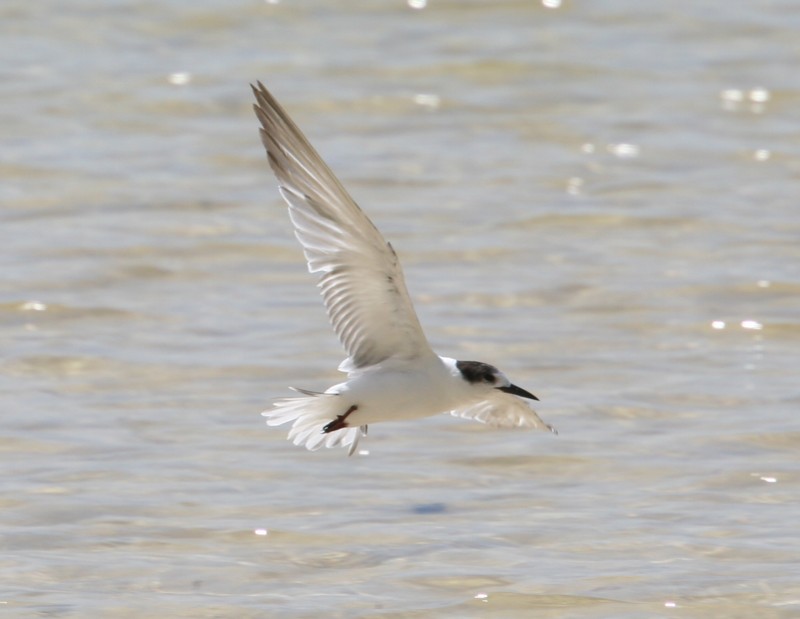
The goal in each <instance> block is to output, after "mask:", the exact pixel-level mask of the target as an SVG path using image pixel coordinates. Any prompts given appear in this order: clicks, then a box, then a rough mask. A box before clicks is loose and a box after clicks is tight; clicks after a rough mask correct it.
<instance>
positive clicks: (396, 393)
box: [328, 359, 470, 426]
mask: <svg viewBox="0 0 800 619" xmlns="http://www.w3.org/2000/svg"><path fill="white" fill-rule="evenodd" d="M328 391H329V392H331V391H337V392H339V393H340V395H341V396H342V397H341V404H342V408H343V411H342V412H344V411H346V410H347V409H348V408H349V407H350V406H356V407H358V408H357V409H356V410H354V411H353V412H352V413H351V414H350V415H349V416H348V418H347V425H349V426H360V425H367V424H370V423H377V422H379V421H393V420H406V419H418V418H420V417H429V416H431V415H436V414H438V413H446V412H447V411H449V410H452V409H453V408H457V407H458V406H459V405H460V404H462V403H464V402H465V401H467V400H468V399H469V395H470V394H469V391H468V389H466V384H465V383H464V381H461V380H457V379H456V378H455V377H454V376H453V375H452V374H451V373H450V371H449V370H448V368H447V367H445V365H444V364H443V363H441V361H440V360H439V359H435V360H433V361H431V362H429V363H426V364H423V365H420V366H409V365H405V364H403V365H402V366H400V367H397V366H395V367H391V366H389V367H385V368H376V369H374V370H369V371H367V372H364V373H363V374H359V375H357V376H354V377H353V378H351V379H350V380H348V381H347V382H346V383H342V384H341V385H336V386H335V387H332V388H331V389H329V390H328Z"/></svg>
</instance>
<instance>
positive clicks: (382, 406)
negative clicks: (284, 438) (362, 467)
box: [251, 82, 555, 455]
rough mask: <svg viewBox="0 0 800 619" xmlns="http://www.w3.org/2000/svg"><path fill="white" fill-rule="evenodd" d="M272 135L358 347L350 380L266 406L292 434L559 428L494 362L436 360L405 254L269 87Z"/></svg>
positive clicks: (328, 293) (261, 106) (278, 161)
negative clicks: (449, 424) (457, 425)
mask: <svg viewBox="0 0 800 619" xmlns="http://www.w3.org/2000/svg"><path fill="white" fill-rule="evenodd" d="M251 88H252V89H253V93H254V95H255V98H256V103H255V104H254V105H253V108H254V110H255V113H256V116H257V117H258V120H259V121H260V123H261V127H260V129H259V132H260V134H261V142H262V143H263V144H264V147H265V148H266V150H267V159H268V160H269V164H270V166H271V167H272V170H273V172H274V173H275V176H276V177H277V179H278V183H279V190H280V193H281V195H282V196H283V199H284V200H285V201H286V203H287V204H288V205H289V217H290V219H291V221H292V224H293V225H294V232H295V236H296V237H297V240H298V241H300V244H301V245H302V247H303V253H304V254H305V258H306V261H307V262H308V270H309V272H311V273H312V274H315V275H316V276H317V277H318V279H319V281H318V284H317V285H318V286H319V288H320V289H321V292H322V298H323V300H324V303H325V308H326V310H327V313H328V318H329V319H330V322H331V325H332V326H333V330H334V331H335V332H336V335H337V336H338V338H339V341H340V342H341V343H342V345H343V346H344V348H345V350H346V351H347V355H348V356H347V358H346V359H345V360H344V361H343V362H342V363H341V364H340V365H339V370H340V371H342V372H346V373H347V381H345V382H343V383H339V384H338V385H334V386H332V387H330V388H329V389H327V390H325V392H324V393H320V392H316V391H309V390H307V389H297V388H292V389H293V390H294V391H295V392H297V393H299V394H300V397H292V398H284V399H281V400H278V401H277V402H275V403H274V405H273V408H272V409H271V410H268V411H265V412H264V413H262V415H264V416H265V417H266V418H267V424H268V425H270V426H278V425H281V424H284V423H289V422H292V427H291V430H290V431H289V440H291V441H293V442H294V444H295V445H305V447H307V448H308V449H310V450H314V449H318V448H320V447H323V446H324V447H335V446H339V445H341V446H343V447H346V448H349V454H350V455H352V454H353V452H354V451H355V450H356V447H357V446H358V441H359V439H360V438H361V437H362V436H365V435H366V434H367V427H368V426H369V425H370V424H373V423H377V422H380V421H399V420H414V419H420V418H423V417H429V416H432V415H436V414H439V413H449V414H451V415H455V416H457V417H463V418H467V419H474V420H476V421H480V422H483V423H485V424H488V425H490V426H495V427H510V428H538V429H543V430H550V431H551V432H554V433H555V430H554V429H553V428H552V427H551V426H549V425H548V424H546V423H544V422H543V421H542V420H541V419H540V418H539V416H538V415H537V414H536V412H535V411H534V410H533V409H532V408H531V407H530V406H529V405H528V402H527V401H528V400H538V399H539V398H537V397H536V396H535V395H533V394H532V393H530V392H528V391H526V390H525V389H522V388H521V387H518V386H516V385H514V384H513V383H512V382H511V381H510V380H509V379H508V377H507V376H506V375H505V374H504V373H503V372H501V371H500V370H498V369H497V368H496V367H495V366H493V365H489V364H488V363H482V362H480V361H457V360H456V359H451V358H449V357H441V356H439V355H437V354H436V353H435V352H434V351H433V350H432V349H431V347H430V344H428V340H427V339H426V337H425V333H424V332H423V330H422V327H421V326H420V323H419V319H418V318H417V314H416V312H415V311H414V306H413V304H412V302H411V297H410V296H409V294H408V290H407V289H406V284H405V278H404V277H403V270H402V268H401V266H400V261H399V260H398V257H397V254H396V253H395V251H394V248H393V247H392V245H391V244H390V243H388V242H387V241H386V240H385V239H384V238H383V236H382V235H381V233H380V232H379V231H378V229H377V228H376V227H375V225H374V224H373V223H372V221H370V219H369V218H368V217H367V216H366V215H365V214H364V211H362V210H361V208H360V207H359V206H358V205H357V204H356V203H355V201H354V200H353V198H351V197H350V194H349V193H348V192H347V190H346V189H345V188H344V186H342V184H341V182H339V180H338V179H337V178H336V176H334V174H333V172H332V171H331V169H330V168H329V167H328V166H327V165H326V164H325V162H324V161H323V160H322V158H321V157H320V156H319V155H318V154H317V151H316V150H314V148H313V147H312V146H311V144H310V143H309V142H308V140H307V139H306V137H305V136H304V135H303V133H302V132H301V131H300V129H299V128H298V127H297V125H296V124H295V123H294V122H293V121H292V119H291V118H290V117H289V115H288V114H287V113H286V111H285V110H284V109H283V108H282V107H281V106H280V105H279V104H278V102H277V101H276V100H275V98H274V97H273V96H272V95H271V94H270V93H269V91H268V90H267V89H266V88H265V87H264V85H263V84H262V83H261V82H257V83H256V84H255V85H252V84H251Z"/></svg>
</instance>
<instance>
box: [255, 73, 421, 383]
mask: <svg viewBox="0 0 800 619" xmlns="http://www.w3.org/2000/svg"><path fill="white" fill-rule="evenodd" d="M252 88H253V93H254V94H255V97H256V101H257V103H256V104H255V105H254V106H253V108H254V109H255V112H256V115H257V116H258V119H259V121H261V129H260V133H261V141H262V143H263V144H264V147H265V148H266V149H267V158H268V159H269V163H270V166H271V167H272V170H273V171H274V172H275V176H277V177H278V182H279V183H280V192H281V195H282V196H283V198H284V199H285V200H286V202H287V203H288V204H289V217H290V218H291V220H292V223H293V224H294V228H295V235H296V236H297V239H298V240H299V241H300V244H301V245H302V246H303V252H304V254H305V257H306V260H307V261H308V270H309V271H310V272H311V273H318V274H319V278H320V280H319V283H318V286H319V287H320V288H321V290H322V297H323V299H324V301H325V307H326V309H327V312H328V317H329V318H330V321H331V324H332V325H333V329H334V331H335V332H336V335H337V336H338V337H339V341H341V342H342V345H343V346H344V347H345V349H346V350H347V354H348V355H349V358H348V359H347V360H346V361H345V362H344V363H343V364H342V366H340V368H341V369H346V370H348V371H352V370H356V369H358V368H363V367H365V366H370V365H375V364H377V363H380V362H381V361H384V360H385V359H388V358H389V357H396V358H398V359H414V358H417V357H421V356H427V355H433V354H434V353H433V351H432V350H431V348H430V345H429V344H428V341H427V340H426V338H425V334H424V333H423V331H422V327H421V326H420V324H419V319H418V318H417V315H416V313H415V312H414V306H413V305H412V303H411V299H410V297H409V295H408V290H406V284H405V279H404V277H403V270H402V268H401V266H400V262H399V260H398V258H397V254H396V253H395V252H394V249H392V246H391V245H390V244H389V243H387V242H386V241H385V240H384V238H383V237H382V236H381V233H380V232H379V231H378V229H377V228H376V227H375V225H374V224H373V223H372V222H371V221H370V220H369V218H368V217H367V216H366V215H365V214H364V212H363V211H362V210H361V209H360V208H359V207H358V205H357V204H356V203H355V201H354V200H353V199H352V198H351V197H350V195H349V194H348V193H347V191H346V190H345V188H344V187H343V186H342V184H341V183H340V182H339V180H338V179H337V178H336V176H334V174H333V172H332V171H331V170H330V168H329V167H328V166H327V165H326V164H325V162H324V161H323V160H322V158H321V157H320V156H319V155H318V154H317V152H316V151H315V150H314V148H313V147H312V146H311V144H309V142H308V140H307V139H306V138H305V136H304V135H303V134H302V133H301V131H300V129H298V128H297V125H295V124H294V122H293V121H292V119H291V118H289V115H288V114H287V113H286V112H285V111H284V110H283V108H282V107H281V106H280V105H279V104H278V102H277V101H276V100H275V99H274V98H273V96H272V95H271V94H270V93H269V91H267V89H266V88H265V87H264V85H263V84H262V83H261V82H258V83H257V85H256V86H252Z"/></svg>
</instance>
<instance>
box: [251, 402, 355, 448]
mask: <svg viewBox="0 0 800 619" xmlns="http://www.w3.org/2000/svg"><path fill="white" fill-rule="evenodd" d="M295 391H298V392H300V393H303V394H306V395H305V397H297V398H283V399H281V400H278V401H277V402H275V404H274V405H273V406H274V408H273V409H271V410H267V411H264V412H263V413H261V414H262V415H263V416H264V417H266V418H267V425H270V426H280V425H283V424H284V423H289V422H290V421H291V422H293V423H292V429H291V430H289V437H288V438H289V440H290V441H292V442H293V443H294V444H295V445H305V446H306V449H310V450H312V451H313V450H315V449H319V448H320V447H337V446H339V445H341V446H342V447H349V448H350V449H349V450H348V452H347V455H349V456H352V455H353V453H354V452H355V450H356V448H357V447H358V439H360V438H361V437H362V436H366V434H367V426H360V427H359V426H353V427H344V428H341V429H339V430H334V431H329V432H325V428H326V426H328V425H329V424H330V423H331V422H334V421H335V420H336V419H337V417H339V416H341V414H342V413H343V412H344V411H342V410H339V409H340V408H341V407H342V404H341V401H339V396H338V395H337V394H334V393H313V392H311V391H305V390H302V389H295Z"/></svg>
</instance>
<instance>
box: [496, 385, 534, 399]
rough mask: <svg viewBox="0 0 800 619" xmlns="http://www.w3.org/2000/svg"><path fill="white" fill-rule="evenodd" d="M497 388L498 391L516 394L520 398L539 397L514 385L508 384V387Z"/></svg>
mask: <svg viewBox="0 0 800 619" xmlns="http://www.w3.org/2000/svg"><path fill="white" fill-rule="evenodd" d="M498 389H499V390H500V391H504V392H506V393H510V394H511V395H518V396H519V397H521V398H528V399H529V400H538V399H539V398H537V397H536V396H535V395H533V394H532V393H530V392H528V391H525V390H524V389H523V388H522V387H517V386H516V385H509V386H508V387H498Z"/></svg>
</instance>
